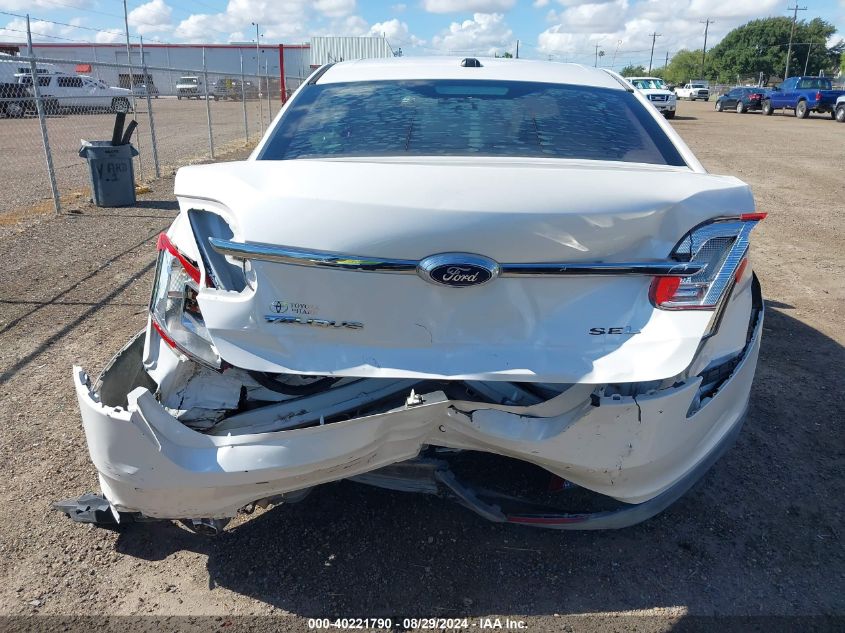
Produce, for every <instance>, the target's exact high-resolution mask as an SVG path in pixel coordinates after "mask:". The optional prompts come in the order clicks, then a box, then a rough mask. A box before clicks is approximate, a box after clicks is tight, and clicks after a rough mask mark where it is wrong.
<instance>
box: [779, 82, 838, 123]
mask: <svg viewBox="0 0 845 633" xmlns="http://www.w3.org/2000/svg"><path fill="white" fill-rule="evenodd" d="M842 95H845V90H832V89H831V83H830V79H828V78H827V77H790V78H789V79H787V80H785V81H784V82H783V83H782V84H780V85H779V86H775V87H774V88H772V89H771V90H770V91H769V92H768V94H767V95H766V98H765V99H764V100H763V114H765V115H767V116H768V115H770V114H772V113H773V112H774V111H775V110H780V109H789V110H792V111H794V113H795V116H796V117H798V118H799V119H806V118H807V117H808V116H810V112H828V113H830V117H831V118H835V117H836V112H835V109H836V100H837V99H838V98H839V97H841V96H842Z"/></svg>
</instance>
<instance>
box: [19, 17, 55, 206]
mask: <svg viewBox="0 0 845 633" xmlns="http://www.w3.org/2000/svg"><path fill="white" fill-rule="evenodd" d="M26 46H27V51H28V53H29V68H30V72H31V74H32V91H33V94H34V95H35V108H36V110H37V111H38V123H39V124H40V125H41V140H42V141H43V143H44V158H45V160H46V161H47V174H48V175H49V177H50V190H51V191H52V193H53V206H54V207H55V209H56V213H61V212H62V204H61V202H60V201H59V187H58V185H57V184H56V170H55V169H54V168H53V153H52V152H51V151H50V139H49V137H48V136H47V119H46V117H45V116H44V102H43V101H42V100H41V90H40V86H39V85H38V80H39V77H38V66H37V64H36V63H35V58H34V57H33V53H32V31H30V29H29V14H28V13H27V14H26Z"/></svg>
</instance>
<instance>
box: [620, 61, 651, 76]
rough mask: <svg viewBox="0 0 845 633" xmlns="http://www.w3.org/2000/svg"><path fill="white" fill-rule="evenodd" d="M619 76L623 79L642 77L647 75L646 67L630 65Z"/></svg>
mask: <svg viewBox="0 0 845 633" xmlns="http://www.w3.org/2000/svg"><path fill="white" fill-rule="evenodd" d="M619 74H620V75H622V76H623V77H642V76H644V75H645V74H646V69H645V66H632V65H631V64H628V65H627V66H625V67H624V68H623V69H622V70H620V71H619Z"/></svg>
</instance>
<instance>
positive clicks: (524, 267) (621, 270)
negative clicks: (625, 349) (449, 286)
mask: <svg viewBox="0 0 845 633" xmlns="http://www.w3.org/2000/svg"><path fill="white" fill-rule="evenodd" d="M704 268H705V266H704V265H703V264H691V263H686V262H674V261H663V262H619V263H605V262H596V263H584V264H582V263H575V264H554V263H538V264H501V269H502V272H501V273H500V274H499V276H500V277H547V276H552V277H564V276H569V275H648V276H650V277H689V276H691V275H694V274H696V273H699V272H701V271H702V270H704Z"/></svg>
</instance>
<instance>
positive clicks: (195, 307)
mask: <svg viewBox="0 0 845 633" xmlns="http://www.w3.org/2000/svg"><path fill="white" fill-rule="evenodd" d="M158 249H159V255H158V265H157V267H156V278H155V284H154V285H153V293H152V297H151V298H150V320H151V322H152V327H153V329H154V330H155V331H156V332H158V334H159V336H161V338H162V340H163V341H164V342H165V343H167V345H169V346H170V347H172V348H174V349H177V350H179V351H180V352H182V353H183V354H185V355H186V356H188V357H189V358H191V359H192V360H195V361H198V362H200V363H203V364H205V365H208V366H210V367H214V368H218V367H220V357H219V356H218V354H217V351H216V350H215V348H214V344H213V343H212V341H211V337H210V336H209V335H208V331H207V330H206V328H205V321H204V320H203V316H202V312H201V311H200V307H199V303H198V302H197V297H198V295H199V281H200V278H201V275H200V270H199V267H198V266H197V265H196V264H195V263H194V262H192V261H191V260H190V259H189V258H188V257H186V256H185V255H184V254H183V253H182V252H181V251H179V249H178V248H176V246H174V244H173V242H171V241H170V239H169V238H168V237H167V236H166V235H165V234H164V233H162V234H161V235H160V236H159V239H158Z"/></svg>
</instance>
